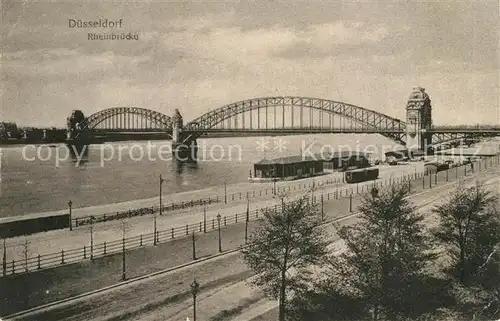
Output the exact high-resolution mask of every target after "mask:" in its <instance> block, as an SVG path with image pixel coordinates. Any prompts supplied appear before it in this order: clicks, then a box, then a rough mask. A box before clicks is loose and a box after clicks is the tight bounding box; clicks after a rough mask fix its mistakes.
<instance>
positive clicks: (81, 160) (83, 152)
mask: <svg viewBox="0 0 500 321" xmlns="http://www.w3.org/2000/svg"><path fill="white" fill-rule="evenodd" d="M67 146H68V149H69V155H70V156H71V161H72V163H73V164H76V165H77V166H80V165H83V164H86V163H88V161H89V149H90V148H89V145H86V144H79V145H73V144H71V145H70V144H68V145H67Z"/></svg>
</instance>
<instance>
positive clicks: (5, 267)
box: [2, 237, 7, 276]
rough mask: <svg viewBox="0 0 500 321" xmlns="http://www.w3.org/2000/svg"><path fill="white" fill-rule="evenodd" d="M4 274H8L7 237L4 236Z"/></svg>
mask: <svg viewBox="0 0 500 321" xmlns="http://www.w3.org/2000/svg"><path fill="white" fill-rule="evenodd" d="M2 272H3V273H2V275H3V276H6V275H7V246H6V245H5V237H4V238H3V260H2Z"/></svg>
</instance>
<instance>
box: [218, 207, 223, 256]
mask: <svg viewBox="0 0 500 321" xmlns="http://www.w3.org/2000/svg"><path fill="white" fill-rule="evenodd" d="M217 225H218V228H219V252H222V241H221V235H220V213H219V214H217Z"/></svg>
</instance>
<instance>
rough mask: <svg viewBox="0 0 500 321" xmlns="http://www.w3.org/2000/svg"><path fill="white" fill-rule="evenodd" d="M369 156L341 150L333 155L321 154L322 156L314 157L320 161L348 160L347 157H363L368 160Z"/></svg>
mask: <svg viewBox="0 0 500 321" xmlns="http://www.w3.org/2000/svg"><path fill="white" fill-rule="evenodd" d="M369 155H370V154H368V153H363V152H360V151H355V150H354V151H352V150H342V151H338V152H334V153H323V154H317V155H316V157H317V159H321V160H332V159H334V158H348V157H361V156H363V157H365V158H368V156H369Z"/></svg>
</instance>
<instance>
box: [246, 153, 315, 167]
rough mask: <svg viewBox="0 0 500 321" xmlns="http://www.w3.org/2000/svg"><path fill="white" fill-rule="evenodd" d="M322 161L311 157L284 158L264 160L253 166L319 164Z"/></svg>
mask: <svg viewBox="0 0 500 321" xmlns="http://www.w3.org/2000/svg"><path fill="white" fill-rule="evenodd" d="M320 161H323V160H322V159H321V158H316V157H311V156H301V155H295V156H285V157H279V158H274V159H267V158H264V159H262V160H260V161H259V162H257V163H255V164H259V165H273V164H297V163H303V162H320Z"/></svg>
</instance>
